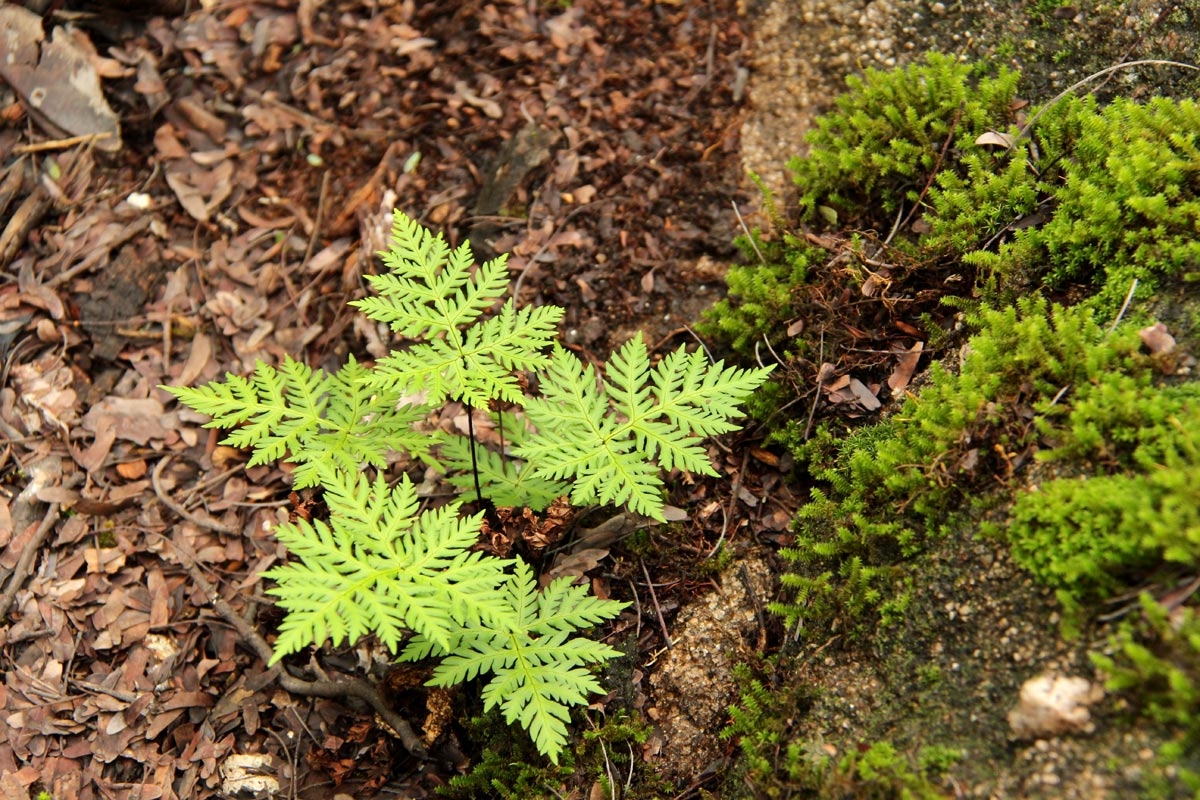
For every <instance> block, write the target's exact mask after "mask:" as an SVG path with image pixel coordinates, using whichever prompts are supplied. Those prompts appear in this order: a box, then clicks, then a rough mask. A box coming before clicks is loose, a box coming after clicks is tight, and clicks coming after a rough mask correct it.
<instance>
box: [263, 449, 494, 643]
mask: <svg viewBox="0 0 1200 800" xmlns="http://www.w3.org/2000/svg"><path fill="white" fill-rule="evenodd" d="M321 480H322V483H323V484H324V486H325V487H326V498H327V503H328V505H329V510H330V520H329V523H328V524H326V523H325V522H322V521H320V520H316V521H313V522H309V521H307V520H300V521H298V522H297V523H295V524H293V523H285V524H283V525H280V526H279V527H278V528H277V529H276V531H275V535H276V538H278V539H279V541H280V542H282V543H283V544H285V545H287V548H288V549H289V550H290V551H291V552H292V554H293V555H295V556H297V557H298V558H299V559H300V561H299V563H290V564H285V565H284V566H280V567H275V568H274V569H271V570H268V571H267V572H265V573H263V574H264V576H266V577H268V578H271V579H273V580H275V581H276V582H277V583H278V586H276V587H274V588H271V589H268V590H267V592H268V593H269V594H273V595H275V596H276V597H278V598H279V605H280V606H281V607H283V608H284V609H286V610H287V612H288V615H287V617H286V618H285V619H284V621H283V624H282V625H281V626H280V630H279V638H278V639H277V640H276V641H275V656H274V658H273V659H272V662H271V663H274V662H276V661H278V660H279V659H280V658H282V657H283V656H285V655H287V654H288V653H293V652H296V651H297V650H300V649H301V648H303V647H306V646H308V645H310V644H318V645H319V644H322V643H324V642H325V641H326V640H327V639H328V640H330V641H332V642H333V644H334V645H338V644H341V643H342V641H348V642H351V643H353V642H354V641H356V640H357V639H358V638H359V637H360V636H363V635H364V634H367V633H374V634H376V635H377V636H378V637H379V638H380V640H381V641H383V643H384V644H385V645H387V646H388V647H389V648H390V649H392V650H395V649H397V647H398V646H399V644H400V641H401V639H402V638H403V637H404V636H405V635H406V634H407V629H412V630H414V631H417V632H418V633H419V634H420V635H421V636H423V637H425V638H426V639H428V640H430V641H432V642H434V643H436V644H437V645H438V646H440V647H443V648H449V647H450V646H451V641H452V639H453V637H454V636H455V635H456V634H457V631H459V630H460V629H461V628H462V627H463V626H464V625H468V626H481V627H482V626H489V627H500V628H502V629H503V628H506V627H507V626H509V625H511V624H512V620H510V613H509V611H508V609H507V608H505V607H503V606H500V605H497V604H496V603H495V601H494V598H495V595H496V592H497V589H498V587H499V586H500V585H501V584H502V583H504V581H505V580H506V578H505V575H504V571H503V570H504V567H505V565H506V564H507V563H508V562H506V561H503V560H501V559H497V558H490V557H485V556H484V554H482V553H479V552H473V553H472V552H468V549H469V548H470V547H471V546H472V545H474V544H475V542H476V541H477V540H478V536H479V525H480V521H481V519H482V515H476V516H473V517H465V518H463V517H459V515H458V504H457V503H456V504H453V505H450V506H444V507H442V508H439V509H436V510H434V511H427V512H425V513H423V514H420V515H419V516H414V514H415V512H416V508H417V500H416V492H415V490H414V489H413V486H412V483H411V482H410V481H409V480H408V478H407V477H405V478H404V479H403V480H402V481H401V482H400V484H399V485H397V486H396V487H394V488H389V487H388V486H387V484H386V483H385V482H384V480H383V479H382V478H376V479H375V481H374V482H371V481H369V480H368V479H367V478H366V477H365V476H363V475H361V474H357V473H344V472H340V471H336V470H325V471H323V472H322V475H321Z"/></svg>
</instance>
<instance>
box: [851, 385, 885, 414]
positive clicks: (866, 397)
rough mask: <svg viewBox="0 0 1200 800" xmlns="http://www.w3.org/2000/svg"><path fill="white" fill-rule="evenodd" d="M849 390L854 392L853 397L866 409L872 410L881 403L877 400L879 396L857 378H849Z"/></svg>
mask: <svg viewBox="0 0 1200 800" xmlns="http://www.w3.org/2000/svg"><path fill="white" fill-rule="evenodd" d="M850 391H852V392H854V398H855V399H856V400H857V401H858V403H859V405H861V406H862V407H863V408H865V409H866V410H867V411H874V410H875V409H877V408H879V407H880V406H881V405H883V403H881V402H879V398H878V397H876V396H875V394H874V393H873V392H872V391H871V390H870V389H868V388H867V386H866V384H864V383H863V382H862V381H860V380H859V379H858V378H851V379H850Z"/></svg>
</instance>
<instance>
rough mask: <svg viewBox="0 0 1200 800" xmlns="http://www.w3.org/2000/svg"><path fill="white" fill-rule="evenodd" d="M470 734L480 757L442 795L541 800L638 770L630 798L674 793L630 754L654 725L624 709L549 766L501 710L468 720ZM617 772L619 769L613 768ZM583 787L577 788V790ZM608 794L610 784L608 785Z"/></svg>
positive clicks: (461, 799)
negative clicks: (479, 744) (516, 733)
mask: <svg viewBox="0 0 1200 800" xmlns="http://www.w3.org/2000/svg"><path fill="white" fill-rule="evenodd" d="M467 731H468V733H469V734H470V735H471V738H473V739H476V740H479V741H481V742H482V743H483V752H482V754H481V755H480V758H479V760H478V761H477V762H476V763H475V764H474V765H473V766H472V767H471V770H470V771H469V772H467V773H466V774H465V775H459V776H457V777H454V778H451V779H450V782H449V783H448V784H447V785H446V786H444V787H441V788H440V789H439V790H438V793H439V794H440V795H441V796H443V797H450V798H459V800H471V799H473V798H478V799H479V800H483V799H484V798H487V800H492V798H503V800H538V799H539V798H544V799H545V800H550V799H551V798H559V797H563V796H564V795H565V794H568V793H570V792H569V790H568V788H567V787H571V786H575V787H578V786H579V785H580V783H581V782H582V781H586V783H584V785H590V784H591V783H594V782H595V781H600V782H601V783H605V782H611V781H613V780H615V779H618V778H620V779H621V780H622V781H623V780H625V779H630V780H632V778H631V774H632V773H635V772H640V773H643V774H641V775H639V777H640V778H641V780H639V781H638V786H637V787H636V788H635V789H634V790H633V791H632V793H630V794H628V795H623V796H628V797H630V798H637V797H657V796H660V794H661V793H663V792H665V793H667V794H670V793H672V787H670V786H666V785H665V784H664V785H659V784H661V781H659V780H658V779H657V778H655V777H654V776H653V775H646V774H644V773H645V772H646V770H645V769H644V768H643V767H642V761H641V759H638V758H632V757H631V753H634V752H637V749H638V748H639V747H640V746H641V745H642V744H643V743H645V741H646V740H647V738H648V737H649V735H650V726H649V725H648V724H646V723H645V722H643V721H640V720H639V719H636V718H634V717H631V716H629V715H628V714H625V713H619V714H617V715H616V716H614V717H613V718H611V719H608V720H606V721H605V722H604V723H603V724H601V725H599V726H593V727H591V729H590V730H587V731H584V732H583V733H582V735H581V736H580V737H578V739H577V740H576V741H575V742H574V744H573V745H572V746H571V747H568V748H566V749H564V750H563V753H562V756H561V759H560V763H559V764H548V763H546V759H545V758H543V757H540V756H539V755H538V753H537V751H536V750H535V749H534V748H533V747H532V745H531V744H530V743H529V742H527V741H523V740H522V739H521V738H520V737H514V736H512V732H511V730H510V729H508V727H507V726H506V725H505V724H504V722H503V719H502V717H501V714H500V712H499V711H491V712H489V713H487V714H484V715H482V716H480V717H474V718H472V719H470V720H469V721H468V723H467ZM614 770H615V771H614ZM576 791H578V789H576ZM605 791H606V795H605V796H607V787H605Z"/></svg>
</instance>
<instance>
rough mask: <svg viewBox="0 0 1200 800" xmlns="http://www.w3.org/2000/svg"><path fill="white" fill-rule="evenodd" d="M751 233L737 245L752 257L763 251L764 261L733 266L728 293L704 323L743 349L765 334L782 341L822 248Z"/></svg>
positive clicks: (747, 349)
mask: <svg viewBox="0 0 1200 800" xmlns="http://www.w3.org/2000/svg"><path fill="white" fill-rule="evenodd" d="M751 235H752V237H753V239H747V238H745V237H741V238H739V239H738V244H739V246H740V247H741V248H742V251H743V252H744V253H745V254H746V257H747V258H748V259H757V258H758V257H759V255H761V256H762V261H761V262H758V261H756V262H755V263H751V264H749V265H743V266H733V267H730V269H729V272H728V274H727V275H726V277H725V280H726V283H727V284H728V287H729V298H728V299H726V300H722V301H720V302H718V303H717V304H716V305H715V306H714V307H713V308H712V309H710V310H709V311H708V312H707V313H706V314H705V320H706V322H705V323H703V324H702V325H701V326H700V328H701V331H702V332H704V333H705V334H707V335H710V336H716V337H719V338H721V339H723V340H725V341H727V342H729V343H730V344H731V346H732V347H733V348H734V349H735V350H737V351H738V352H741V353H749V352H753V349H754V346H755V344H756V343H758V342H760V341H761V340H762V339H763V338H764V337H765V338H766V339H768V340H769V341H771V342H772V343H774V342H778V341H780V339H781V338H782V334H783V333H784V332H785V329H786V327H787V323H788V321H789V320H791V319H792V318H793V317H794V316H795V313H796V291H797V289H798V287H800V286H803V285H804V283H805V282H806V280H807V277H808V273H809V270H810V269H811V267H812V264H813V263H814V261H815V260H817V259H819V258H820V254H821V252H822V251H820V250H818V249H817V248H814V247H810V246H808V245H806V244H805V243H804V242H802V241H800V240H798V239H795V238H794V237H790V236H785V237H784V238H783V239H782V240H781V241H767V240H764V239H763V238H762V237H761V235H760V234H758V233H754V234H751Z"/></svg>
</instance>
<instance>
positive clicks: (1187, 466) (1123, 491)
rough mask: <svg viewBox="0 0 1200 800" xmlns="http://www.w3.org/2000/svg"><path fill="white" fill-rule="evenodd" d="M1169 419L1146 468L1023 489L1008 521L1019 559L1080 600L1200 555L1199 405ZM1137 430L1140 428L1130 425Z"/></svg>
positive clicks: (1188, 563) (1190, 563) (1149, 396)
mask: <svg viewBox="0 0 1200 800" xmlns="http://www.w3.org/2000/svg"><path fill="white" fill-rule="evenodd" d="M1156 402H1157V403H1159V404H1162V402H1163V401H1162V400H1160V399H1159V398H1157V397H1155V396H1154V393H1153V392H1147V393H1146V403H1147V404H1155V403H1156ZM1171 422H1173V423H1174V425H1175V426H1177V428H1176V429H1175V430H1174V433H1175V435H1176V439H1177V440H1176V441H1175V442H1173V443H1171V444H1170V445H1162V444H1160V443H1158V442H1155V443H1154V444H1153V445H1152V446H1148V447H1149V449H1152V450H1158V449H1160V448H1161V449H1162V450H1165V452H1164V453H1163V454H1162V457H1161V462H1160V463H1153V462H1152V463H1151V464H1149V465H1148V468H1147V470H1146V471H1145V472H1129V473H1120V474H1114V475H1090V476H1086V477H1079V478H1070V479H1059V480H1053V481H1050V482H1048V483H1046V484H1044V485H1042V486H1040V487H1036V488H1035V489H1033V490H1030V491H1026V492H1023V493H1022V494H1021V495H1020V496H1019V498H1018V499H1017V502H1016V503H1015V504H1014V506H1013V509H1012V513H1011V516H1010V520H1009V527H1008V536H1009V540H1010V541H1011V542H1012V550H1013V556H1014V558H1015V559H1016V560H1017V562H1018V563H1019V564H1021V566H1023V567H1025V568H1026V569H1027V570H1029V571H1030V572H1031V573H1033V574H1034V575H1035V576H1037V577H1038V578H1039V579H1040V580H1042V581H1043V582H1045V583H1047V584H1050V585H1052V586H1055V587H1057V588H1059V589H1060V590H1061V591H1063V592H1066V593H1069V594H1070V596H1071V597H1072V599H1074V600H1076V601H1082V600H1083V599H1086V598H1088V597H1095V596H1104V595H1108V594H1112V593H1114V592H1116V591H1118V590H1120V589H1122V588H1124V587H1125V586H1126V585H1128V584H1129V583H1136V582H1137V580H1138V579H1139V578H1140V577H1141V576H1144V575H1146V574H1149V573H1151V572H1153V571H1154V570H1155V569H1156V568H1157V567H1158V566H1159V565H1162V564H1164V563H1166V564H1178V565H1181V566H1183V567H1189V568H1194V567H1195V566H1196V565H1197V563H1200V458H1198V457H1197V456H1198V455H1200V405H1197V406H1194V407H1192V408H1185V409H1182V410H1181V412H1180V415H1179V417H1172V419H1171ZM1135 431H1136V432H1137V433H1141V432H1142V431H1141V430H1139V429H1126V432H1127V435H1136V434H1135V433H1134V432H1135ZM1167 433H1168V431H1166V430H1164V431H1161V432H1160V435H1165V434H1167ZM1152 435H1153V434H1152Z"/></svg>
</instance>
